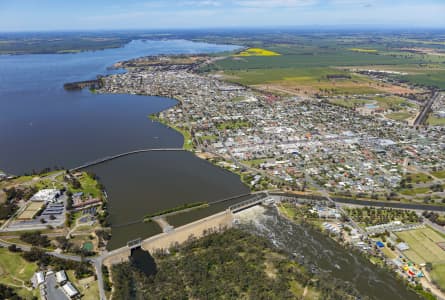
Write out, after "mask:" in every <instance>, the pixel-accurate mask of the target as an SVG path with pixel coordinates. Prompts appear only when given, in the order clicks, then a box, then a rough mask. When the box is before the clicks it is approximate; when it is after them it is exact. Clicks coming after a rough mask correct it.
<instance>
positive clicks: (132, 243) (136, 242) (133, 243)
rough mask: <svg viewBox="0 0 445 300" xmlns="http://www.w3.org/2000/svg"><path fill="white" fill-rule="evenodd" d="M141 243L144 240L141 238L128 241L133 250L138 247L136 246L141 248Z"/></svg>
mask: <svg viewBox="0 0 445 300" xmlns="http://www.w3.org/2000/svg"><path fill="white" fill-rule="evenodd" d="M141 245H142V240H141V239H140V238H139V239H135V240H132V241H129V242H128V243H127V247H128V248H130V249H131V250H133V249H136V248H140V247H141Z"/></svg>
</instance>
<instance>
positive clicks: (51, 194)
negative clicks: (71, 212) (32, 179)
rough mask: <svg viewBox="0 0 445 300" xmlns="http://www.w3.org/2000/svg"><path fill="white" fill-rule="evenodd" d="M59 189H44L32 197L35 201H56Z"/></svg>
mask: <svg viewBox="0 0 445 300" xmlns="http://www.w3.org/2000/svg"><path fill="white" fill-rule="evenodd" d="M58 195H59V190H56V189H43V190H40V191H38V192H37V193H35V194H34V196H32V197H31V201H35V202H56V200H57V196H58Z"/></svg>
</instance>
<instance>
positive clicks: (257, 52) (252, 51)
mask: <svg viewBox="0 0 445 300" xmlns="http://www.w3.org/2000/svg"><path fill="white" fill-rule="evenodd" d="M279 55H280V54H279V53H277V52H274V51H270V50H266V49H261V48H249V49H247V50H244V51H241V52H240V53H238V54H236V55H234V56H241V57H246V56H247V57H249V56H279Z"/></svg>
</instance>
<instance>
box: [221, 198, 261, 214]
mask: <svg viewBox="0 0 445 300" xmlns="http://www.w3.org/2000/svg"><path fill="white" fill-rule="evenodd" d="M264 196H265V195H264V194H263V195H261V194H258V195H256V196H255V197H254V198H252V199H249V200H246V201H243V202H240V203H237V204H234V205H231V206H229V210H230V211H231V212H232V213H237V212H240V211H242V210H244V209H247V208H250V207H252V206H255V205H259V204H263V203H266V202H267V200H268V199H267V198H265V197H264Z"/></svg>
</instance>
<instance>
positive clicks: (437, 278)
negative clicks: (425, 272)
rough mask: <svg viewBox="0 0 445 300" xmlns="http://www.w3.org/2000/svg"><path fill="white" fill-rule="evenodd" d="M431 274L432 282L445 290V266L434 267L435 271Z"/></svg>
mask: <svg viewBox="0 0 445 300" xmlns="http://www.w3.org/2000/svg"><path fill="white" fill-rule="evenodd" d="M430 274H431V278H432V280H433V281H434V282H435V283H436V284H437V285H438V286H440V288H441V289H445V264H444V263H442V264H435V265H433V270H432V271H431V273H430Z"/></svg>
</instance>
